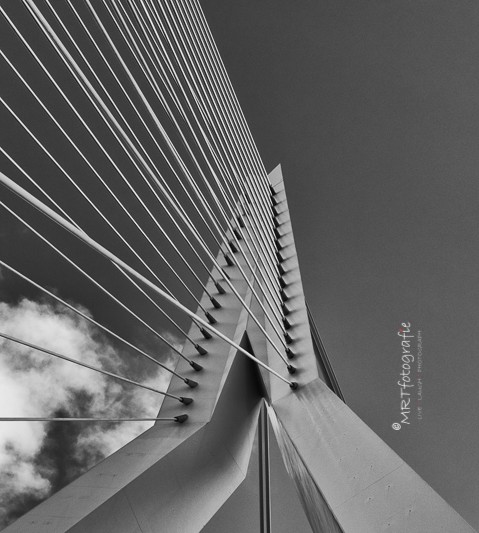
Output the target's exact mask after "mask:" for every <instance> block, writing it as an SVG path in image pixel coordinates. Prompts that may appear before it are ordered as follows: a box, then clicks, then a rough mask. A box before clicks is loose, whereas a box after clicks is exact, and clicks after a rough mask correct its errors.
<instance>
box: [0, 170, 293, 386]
mask: <svg viewBox="0 0 479 533" xmlns="http://www.w3.org/2000/svg"><path fill="white" fill-rule="evenodd" d="M0 182H1V183H2V184H3V185H5V186H6V187H7V188H9V189H10V190H11V191H13V192H14V193H15V194H17V195H18V196H20V197H21V198H23V199H24V200H25V201H27V202H28V203H29V204H31V205H32V206H33V207H35V208H36V209H37V210H38V211H40V212H41V213H43V214H44V215H46V216H47V217H48V218H50V219H51V220H52V221H54V222H56V223H57V224H58V225H59V226H61V227H62V228H63V229H65V230H67V231H68V232H69V233H71V234H72V235H73V236H75V237H77V238H78V239H79V240H80V241H82V242H84V243H85V244H87V245H88V246H90V247H91V248H92V249H94V250H95V251H97V252H98V253H99V254H100V255H102V256H103V257H105V258H107V259H109V260H110V261H112V262H114V263H116V264H117V265H118V266H119V267H121V268H123V269H124V270H126V271H127V272H128V273H129V274H131V275H132V276H133V277H135V278H136V279H138V280H139V281H141V282H142V283H144V284H145V285H146V286H147V287H149V288H150V289H152V290H153V291H155V292H156V293H157V294H159V295H160V296H162V297H163V298H164V299H165V300H167V301H168V302H169V303H170V304H172V305H173V306H175V307H176V308H177V309H179V310H181V311H183V312H184V313H185V314H187V315H188V316H189V317H191V318H196V320H197V321H198V322H200V323H201V324H202V325H203V326H204V327H205V328H207V329H208V330H209V331H211V332H212V333H213V334H215V335H216V336H217V337H219V338H220V339H222V340H223V341H225V342H227V343H228V344H230V345H231V346H232V347H233V348H235V349H236V350H238V351H239V352H241V353H243V354H244V355H246V356H247V357H248V358H249V359H251V360H253V361H255V362H256V363H257V364H258V365H260V366H261V367H262V368H264V369H265V370H267V371H268V372H269V373H271V374H273V375H274V376H276V377H277V378H278V379H281V381H284V382H285V383H287V384H288V385H289V386H290V387H291V388H292V389H297V387H298V384H297V383H296V382H294V381H289V380H288V379H287V378H285V377H283V376H282V375H281V374H279V373H278V372H276V371H275V370H274V369H272V368H271V367H269V366H268V365H266V364H265V363H263V362H262V361H261V360H259V359H258V358H256V357H255V356H254V355H252V354H250V353H249V352H248V351H247V350H245V349H244V348H242V347H241V346H240V345H239V344H237V343H236V342H234V341H233V340H231V339H229V338H228V337H227V336H226V335H224V334H223V333H221V331H218V330H217V329H216V328H215V327H214V326H213V325H211V324H210V323H208V322H207V321H206V320H204V319H202V318H201V317H199V316H198V315H196V314H195V313H194V312H193V311H190V310H189V309H188V308H187V307H185V306H184V305H183V304H182V303H181V302H179V301H177V300H175V299H174V298H172V297H171V296H170V295H169V294H167V293H166V292H165V291H163V290H162V289H160V288H159V287H157V286H156V285H155V284H154V283H153V282H151V281H150V280H149V279H147V278H145V276H143V275H142V274H140V273H139V272H137V271H136V270H135V269H134V268H132V267H131V266H129V265H128V264H127V263H125V262H124V261H122V260H121V259H120V258H118V257H117V256H116V255H115V254H113V253H112V252H110V251H109V250H108V249H106V248H105V247H104V246H102V245H101V244H99V243H97V242H96V241H95V240H93V239H92V238H91V237H89V236H88V235H87V234H86V233H84V232H82V231H81V230H79V229H78V228H77V227H76V226H74V225H73V224H71V223H70V222H68V221H67V220H66V219H64V218H63V217H62V216H60V215H59V214H58V213H56V212H55V211H53V210H52V209H50V208H49V207H48V206H47V205H45V204H44V203H43V202H41V201H40V200H38V199H37V198H35V197H34V196H33V195H31V194H30V193H29V192H28V191H26V190H25V189H23V188H22V187H20V186H19V185H17V184H16V183H15V182H14V181H12V180H11V179H10V178H8V177H7V176H6V175H5V174H3V173H2V172H0ZM0 205H3V207H5V208H6V209H7V210H8V211H9V212H10V213H12V214H13V215H14V216H15V217H17V218H18V219H20V217H19V216H18V215H17V214H15V213H14V212H13V211H12V210H11V209H10V208H8V207H7V206H6V205H5V204H3V202H0ZM29 228H30V229H32V231H34V232H35V233H36V234H37V235H39V233H38V232H37V231H36V230H34V229H33V228H31V227H30V226H29ZM157 363H158V362H157Z"/></svg>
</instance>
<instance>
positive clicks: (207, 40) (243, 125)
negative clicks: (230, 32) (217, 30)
mask: <svg viewBox="0 0 479 533" xmlns="http://www.w3.org/2000/svg"><path fill="white" fill-rule="evenodd" d="M186 1H187V6H188V7H189V12H190V13H191V14H192V17H193V19H194V20H195V22H196V24H195V27H196V28H197V30H198V32H199V34H201V35H202V37H203V42H204V44H205V46H204V47H203V48H204V50H205V51H209V55H210V58H211V61H212V65H214V66H215V70H216V72H217V73H218V81H219V83H220V85H221V86H222V88H223V90H224V91H225V93H224V94H225V95H226V96H225V97H226V99H227V101H228V106H227V109H229V110H230V112H231V114H232V115H231V116H232V117H235V119H236V124H237V125H238V128H234V130H238V131H241V132H242V133H243V139H244V142H245V143H246V145H247V146H249V148H250V149H249V150H247V152H246V153H248V154H250V155H252V156H253V161H254V164H255V165H256V166H257V168H258V171H259V176H262V177H263V180H260V186H261V196H260V197H258V196H257V195H255V196H253V198H255V199H258V200H259V198H262V199H263V201H264V202H265V205H266V206H268V207H270V206H271V199H270V193H269V190H268V188H269V184H268V182H267V177H266V176H267V173H266V169H265V168H264V165H263V162H262V160H261V157H260V156H259V154H258V150H257V148H256V144H255V142H254V139H253V137H252V135H251V130H250V128H249V126H248V124H247V122H246V118H245V115H244V113H243V111H242V109H241V106H240V104H239V102H238V99H237V97H236V94H235V91H234V89H233V86H232V84H231V81H230V79H229V76H228V73H227V71H226V69H225V66H224V63H223V60H222V59H221V56H220V54H219V52H218V48H217V46H216V43H215V40H214V38H213V35H212V34H211V30H210V28H209V26H208V24H207V22H206V20H205V17H204V14H203V11H202V9H201V6H200V5H199V3H198V2H197V1H195V0H191V1H190V0H186Z"/></svg>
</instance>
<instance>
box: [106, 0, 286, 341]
mask: <svg viewBox="0 0 479 533" xmlns="http://www.w3.org/2000/svg"><path fill="white" fill-rule="evenodd" d="M117 11H118V10H117ZM120 16H121V15H120ZM121 20H122V22H123V24H124V25H125V26H126V23H125V21H124V19H123V18H122V17H121ZM130 23H131V21H130ZM135 33H136V34H137V37H138V38H139V36H138V33H137V32H136V30H135ZM129 35H130V39H132V36H131V34H130V33H129ZM150 46H151V43H150ZM143 47H144V48H145V50H146V47H145V45H144V43H143ZM152 49H153V47H152ZM136 50H137V52H138V53H139V50H138V48H136ZM147 53H148V52H147ZM155 55H156V54H155ZM149 57H150V61H152V62H153V60H152V59H151V56H149ZM155 67H156V65H155ZM156 71H157V72H158V69H157V68H156ZM158 74H159V72H158ZM150 77H152V75H151V72H150ZM152 81H153V82H154V80H152ZM158 90H159V89H158V88H157V91H158ZM184 95H185V97H186V94H185V93H184ZM188 103H189V102H188ZM190 110H192V109H191V107H190ZM181 111H182V114H183V115H185V114H184V113H183V110H182V109H181ZM170 113H171V111H170ZM233 201H234V199H233ZM229 202H230V203H231V200H229ZM230 203H228V205H230ZM225 218H227V217H225ZM222 231H223V232H224V230H222ZM252 242H253V243H254V240H253V239H252ZM247 244H248V243H247ZM248 248H249V246H248ZM249 251H250V253H251V254H252V252H251V249H250V248H249ZM256 251H257V254H258V256H259V257H260V258H262V255H261V254H259V251H258V250H257V248H256ZM243 255H244V254H243ZM252 256H253V257H256V256H255V255H254V254H252ZM246 260H247V259H246ZM248 264H249V263H248ZM256 264H257V263H256ZM257 266H258V270H259V271H260V273H261V274H262V271H261V269H260V268H259V265H258V264H257ZM250 269H251V268H250ZM251 270H252V271H253V269H251ZM260 287H261V288H262V285H261V284H260ZM267 287H268V288H270V286H269V285H268V284H267ZM270 290H271V289H270ZM262 292H263V294H264V296H265V299H266V301H267V302H268V304H269V306H270V308H271V310H272V311H273V313H274V314H275V312H276V309H275V308H274V307H273V306H272V304H271V302H270V300H269V298H268V297H267V295H266V294H265V293H264V291H262ZM275 318H276V319H277V320H278V323H279V324H280V325H282V324H281V321H280V320H279V319H278V317H277V316H275ZM277 333H278V332H277Z"/></svg>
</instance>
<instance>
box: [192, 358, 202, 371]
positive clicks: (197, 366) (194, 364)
mask: <svg viewBox="0 0 479 533" xmlns="http://www.w3.org/2000/svg"><path fill="white" fill-rule="evenodd" d="M190 366H191V367H192V368H193V369H194V370H196V372H199V371H200V370H203V367H202V366H201V365H199V364H198V363H195V362H194V361H190Z"/></svg>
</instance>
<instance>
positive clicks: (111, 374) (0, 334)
mask: <svg viewBox="0 0 479 533" xmlns="http://www.w3.org/2000/svg"><path fill="white" fill-rule="evenodd" d="M4 266H5V264H4ZM0 337H3V338H4V339H7V340H9V341H12V342H15V343H16V344H21V345H23V346H26V347H28V348H32V349H33V350H37V351H39V352H43V353H46V354H48V355H51V356H53V357H57V358H58V359H62V360H64V361H67V362H68V363H73V364H75V365H78V366H82V367H84V368H88V369H89V370H93V371H95V372H98V373H100V374H104V375H105V376H108V377H110V378H114V379H118V380H120V381H123V382H125V383H129V384H130V385H135V386H137V387H141V388H142V389H146V390H149V391H152V392H156V393H158V394H162V395H163V396H168V397H169V398H174V399H175V400H178V401H180V398H181V396H176V395H175V394H171V393H169V392H166V391H161V390H158V389H155V388H154V387H149V386H148V385H143V384H142V383H139V382H138V381H134V380H132V379H129V378H125V377H123V376H120V375H119V374H115V373H114V372H108V370H103V369H102V368H99V367H97V366H94V365H89V364H87V363H84V362H82V361H79V360H78V359H73V358H71V357H68V356H66V355H64V354H60V353H58V352H56V351H53V350H50V349H48V348H44V347H42V346H38V345H36V344H33V343H31V342H29V341H26V340H23V339H19V338H17V337H13V336H12V335H8V334H7V333H3V332H1V331H0Z"/></svg>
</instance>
